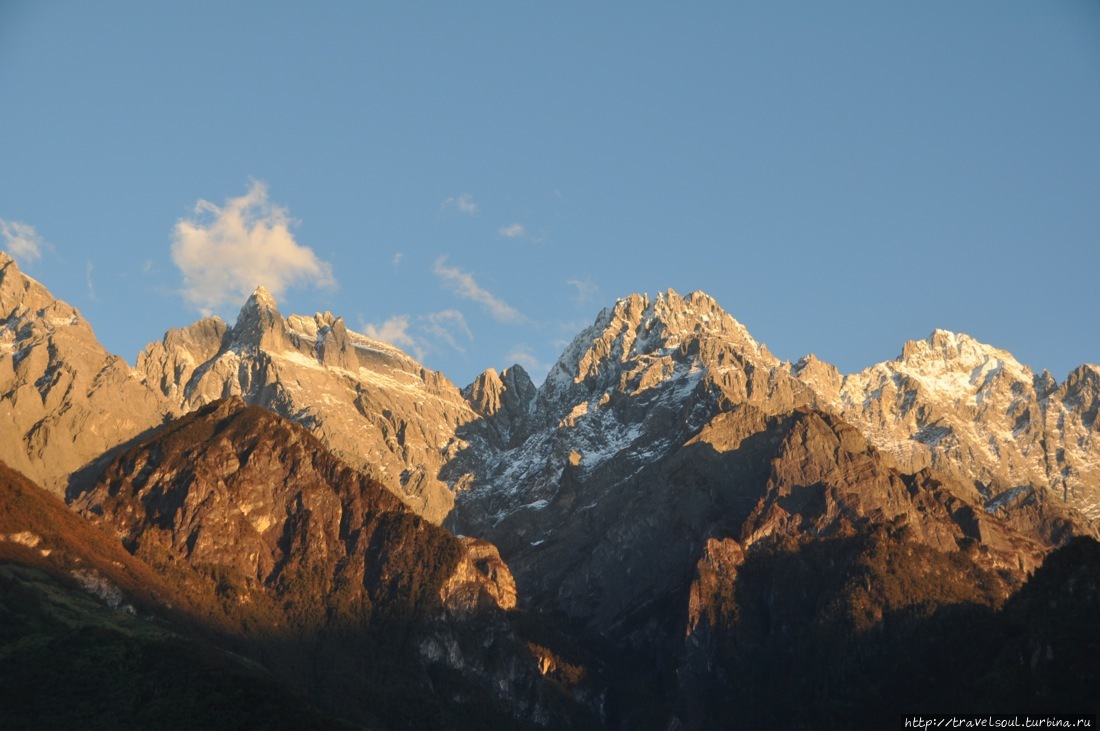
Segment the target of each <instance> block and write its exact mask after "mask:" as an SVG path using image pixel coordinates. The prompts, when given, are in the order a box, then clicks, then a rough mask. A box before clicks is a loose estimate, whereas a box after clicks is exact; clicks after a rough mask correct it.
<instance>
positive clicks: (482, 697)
mask: <svg viewBox="0 0 1100 731" xmlns="http://www.w3.org/2000/svg"><path fill="white" fill-rule="evenodd" d="M73 507H74V508H75V509H76V510H77V511H78V512H80V514H82V515H83V516H85V517H86V518H88V519H89V520H90V521H91V522H93V523H96V524H98V525H99V526H101V527H103V528H105V529H106V530H108V531H110V532H112V533H114V534H117V535H118V536H119V538H120V539H121V541H122V544H123V545H124V546H125V547H126V548H127V549H128V550H129V551H130V552H131V553H132V554H133V555H134V557H136V558H137V559H140V560H141V561H142V562H144V563H145V564H147V565H149V566H152V567H153V568H154V569H155V570H156V571H157V572H158V573H160V574H161V575H162V576H164V577H165V578H167V579H168V580H169V581H170V582H172V583H173V584H174V585H175V586H177V587H179V589H180V591H181V592H182V593H183V594H184V595H185V596H188V597H190V598H192V601H193V603H194V604H195V605H197V606H198V607H200V608H202V610H203V612H204V613H205V614H207V615H210V616H215V617H218V618H219V620H220V626H221V631H222V632H223V633H224V634H226V635H229V636H230V637H232V638H235V641H236V642H237V643H240V646H241V647H242V648H243V651H244V652H246V653H247V654H249V655H250V656H253V657H256V658H257V659H259V660H260V661H261V662H263V663H264V664H265V665H266V666H267V667H269V668H270V669H272V671H273V672H274V673H275V674H276V675H277V676H278V677H280V678H281V679H283V680H284V681H285V682H288V683H290V684H291V685H292V686H294V687H296V688H299V689H303V690H304V691H305V692H306V694H307V696H308V697H310V698H311V700H313V702H315V703H316V704H317V705H318V706H319V707H320V708H322V710H324V711H326V712H328V713H332V714H335V715H340V716H344V717H349V718H352V719H355V720H357V721H360V722H364V721H371V722H374V721H375V720H377V719H381V722H382V723H385V724H386V725H391V724H394V723H397V722H398V721H399V720H400V719H404V720H401V721H400V723H401V724H404V725H409V726H410V727H417V728H419V727H435V726H438V725H443V726H446V725H449V724H455V723H460V719H462V718H465V719H467V721H469V722H470V723H474V724H475V725H478V724H480V725H488V726H493V727H501V728H511V727H532V728H534V727H545V726H546V725H548V724H549V723H550V722H551V720H552V719H553V718H554V716H555V714H556V713H559V712H560V713H561V714H563V716H564V717H565V718H567V719H568V721H567V722H566V723H565V724H564V726H561V727H576V725H577V724H580V725H583V723H584V722H585V719H587V718H588V713H589V712H588V711H586V710H584V708H583V707H582V706H580V705H578V704H577V703H576V702H575V701H573V700H570V699H568V698H563V697H559V695H558V691H557V690H556V689H555V687H553V686H552V685H551V684H548V681H546V680H545V679H544V678H543V676H542V674H541V673H540V672H539V666H538V657H537V656H536V655H535V654H534V653H533V652H532V651H531V650H530V649H529V648H527V646H526V644H525V643H524V642H523V641H522V640H521V639H520V638H519V637H518V636H517V634H516V632H515V631H514V629H513V628H512V626H511V625H510V623H509V619H508V617H507V615H506V614H505V610H508V609H511V608H513V607H514V606H515V605H516V585H515V582H514V580H513V579H512V575H511V572H510V571H509V568H508V566H507V564H505V563H504V562H503V561H502V560H501V558H500V555H499V554H498V553H497V550H496V548H495V547H494V546H492V545H491V544H489V543H487V542H485V541H483V540H477V539H459V538H455V537H454V536H453V535H451V534H450V533H448V532H447V531H445V530H444V529H442V528H440V527H438V526H435V525H432V524H431V523H429V522H428V521H426V520H425V519H423V518H421V517H419V516H417V515H415V514H414V513H413V512H412V511H411V510H410V509H409V508H408V507H407V506H406V505H404V503H402V502H401V501H400V500H399V499H398V498H397V497H396V496H395V495H394V494H393V493H392V492H390V491H389V490H387V489H385V488H384V487H382V486H381V485H380V484H378V483H377V482H375V481H374V480H372V479H371V478H370V477H368V476H366V475H365V474H364V473H363V472H361V471H359V470H355V469H353V468H351V467H349V466H347V465H345V464H344V463H343V462H342V461H341V460H339V459H338V458H336V457H335V456H333V455H332V454H331V453H330V452H328V450H327V449H326V448H325V447H324V446H323V445H322V444H321V442H320V441H319V440H318V439H317V438H316V437H314V436H313V435H312V434H311V433H309V432H308V431H307V430H306V429H305V428H304V427H302V426H300V425H298V424H295V423H292V422H290V421H288V420H286V419H284V418H282V417H280V416H278V415H276V414H274V413H272V412H270V411H267V410H265V409H261V408H259V407H254V406H248V405H246V404H245V403H244V402H243V401H242V400H241V399H240V398H237V397H230V398H228V399H224V400H220V401H215V402H212V403H210V404H208V405H206V406H203V407H201V408H199V409H198V410H196V411H194V412H192V413H190V414H188V415H186V416H184V417H182V418H181V419H179V420H177V421H175V422H173V423H171V424H169V425H168V426H166V427H165V428H163V429H162V430H160V431H158V432H157V433H155V434H154V435H153V436H151V437H150V438H148V439H146V440H143V441H141V442H139V443H138V444H136V445H134V446H132V447H130V448H128V449H127V450H125V451H123V452H122V453H120V454H119V455H118V456H117V457H116V458H115V459H114V460H113V461H112V463H111V464H110V466H109V467H108V468H107V469H106V470H105V471H104V472H103V474H102V475H101V476H100V478H99V479H98V481H97V482H96V484H95V485H94V486H93V487H92V489H91V490H89V491H88V492H87V493H85V494H84V495H82V496H80V497H79V498H78V499H77V500H76V501H75V502H74V504H73ZM450 673H456V674H454V675H451V674H450ZM433 687H434V688H435V692H436V693H437V695H433V694H432V691H430V689H431V688H433ZM429 697H430V701H429ZM383 705H384V709H383ZM532 724H533V725H532Z"/></svg>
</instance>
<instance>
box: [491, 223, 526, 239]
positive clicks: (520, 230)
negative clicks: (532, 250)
mask: <svg viewBox="0 0 1100 731" xmlns="http://www.w3.org/2000/svg"><path fill="white" fill-rule="evenodd" d="M497 233H499V234H500V235H501V236H507V237H508V238H510V239H518V238H522V237H524V236H526V235H527V229H526V228H524V227H523V224H522V223H513V224H512V225H511V226H501V227H500V228H498V229H497Z"/></svg>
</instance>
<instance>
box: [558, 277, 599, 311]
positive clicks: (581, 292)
mask: <svg viewBox="0 0 1100 731" xmlns="http://www.w3.org/2000/svg"><path fill="white" fill-rule="evenodd" d="M565 283H566V284H567V285H569V286H570V287H572V288H573V289H574V290H575V291H574V292H573V296H572V297H570V299H572V300H573V304H575V305H577V306H578V307H579V306H580V305H583V304H586V303H588V302H591V301H592V299H593V298H595V296H596V295H597V294H598V293H599V291H600V287H599V285H597V284H596V283H595V282H593V281H592V278H591V277H589V276H588V275H587V274H586V275H584V276H583V277H573V278H572V279H569V280H567V281H566V282H565Z"/></svg>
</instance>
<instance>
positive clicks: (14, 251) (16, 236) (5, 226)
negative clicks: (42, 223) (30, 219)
mask: <svg viewBox="0 0 1100 731" xmlns="http://www.w3.org/2000/svg"><path fill="white" fill-rule="evenodd" d="M0 238H3V240H4V242H3V245H4V248H5V249H7V252H8V253H9V254H11V257H12V258H13V259H16V260H18V261H21V262H23V263H24V264H29V263H31V262H33V261H37V260H38V259H40V258H41V257H42V249H44V248H46V246H47V244H46V242H45V241H43V240H42V237H41V236H39V235H38V232H37V231H35V230H34V226H31V225H30V224H29V223H22V222H21V221H5V220H4V219H3V218H0Z"/></svg>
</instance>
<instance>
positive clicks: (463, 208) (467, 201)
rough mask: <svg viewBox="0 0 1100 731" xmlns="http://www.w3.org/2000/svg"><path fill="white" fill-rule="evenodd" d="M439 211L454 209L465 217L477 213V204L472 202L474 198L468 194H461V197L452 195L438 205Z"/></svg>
mask: <svg viewBox="0 0 1100 731" xmlns="http://www.w3.org/2000/svg"><path fill="white" fill-rule="evenodd" d="M439 208H440V210H448V209H454V210H456V211H458V212H459V213H464V214H466V215H467V216H472V215H474V214H475V213H477V210H478V209H477V203H476V202H475V201H474V197H473V196H472V195H470V194H469V193H463V194H462V195H453V196H451V197H449V198H447V199H446V200H444V201H443V204H442V205H440V207H439Z"/></svg>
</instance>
